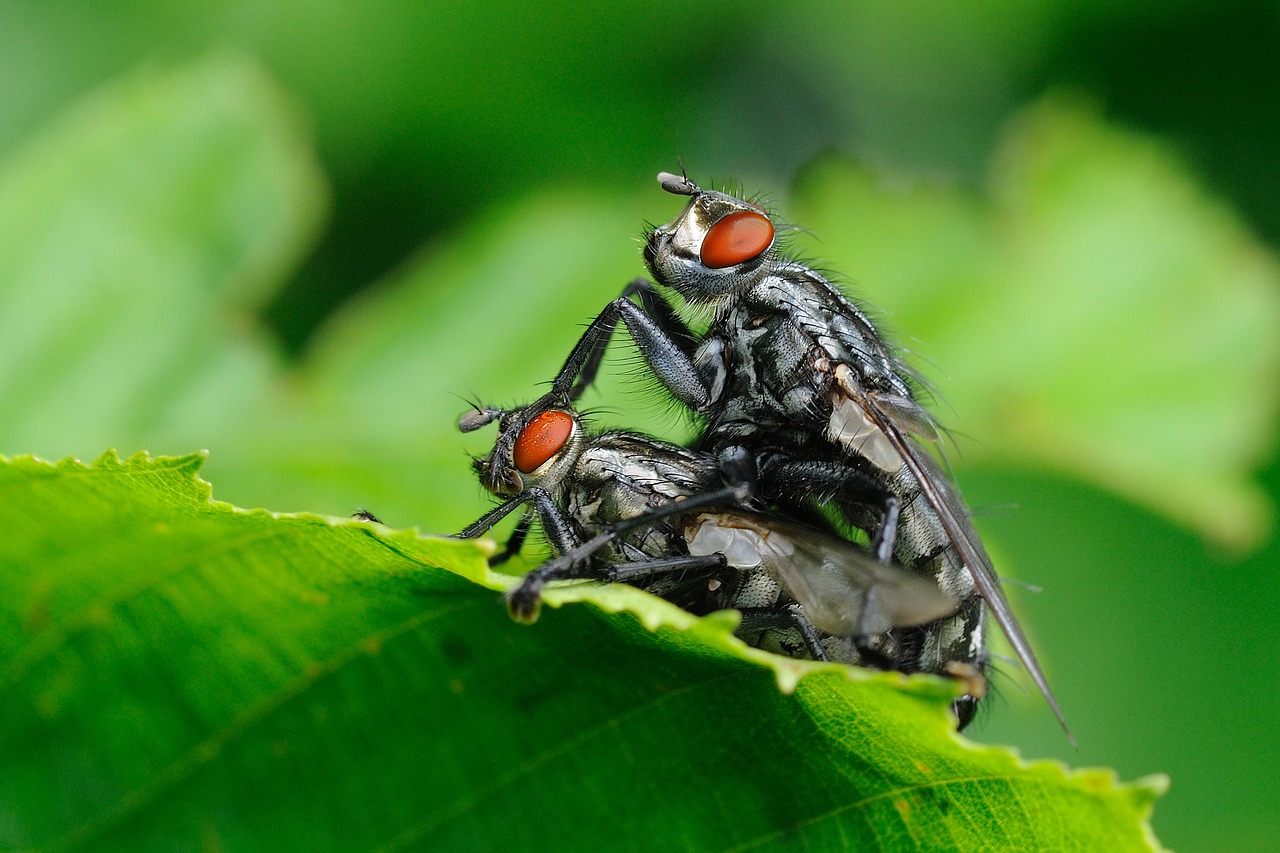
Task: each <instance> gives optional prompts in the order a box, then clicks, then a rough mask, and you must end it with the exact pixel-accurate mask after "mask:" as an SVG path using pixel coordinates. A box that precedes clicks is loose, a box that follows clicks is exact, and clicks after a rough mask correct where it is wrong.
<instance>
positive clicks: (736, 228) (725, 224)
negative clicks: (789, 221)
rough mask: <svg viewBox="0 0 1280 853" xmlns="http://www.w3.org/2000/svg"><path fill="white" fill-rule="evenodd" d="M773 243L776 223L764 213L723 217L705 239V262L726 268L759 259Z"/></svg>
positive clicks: (703, 253)
mask: <svg viewBox="0 0 1280 853" xmlns="http://www.w3.org/2000/svg"><path fill="white" fill-rule="evenodd" d="M771 243H773V223H772V222H770V221H769V217H767V216H765V215H764V214H763V213H756V212H755V211H754V210H742V211H739V212H737V213H730V214H729V215H728V216H725V217H723V218H722V219H721V220H720V221H719V222H717V223H716V224H715V225H712V226H711V229H710V230H709V231H707V236H706V237H704V238H703V240H702V263H703V265H704V266H708V267H710V268H711V269H717V270H718V269H723V268H724V267H731V266H734V265H735V264H740V263H742V262H744V261H749V260H751V259H752V258H754V257H757V256H758V255H759V254H760V253H761V252H763V251H764V250H765V249H767V248H769V245H770V244H771Z"/></svg>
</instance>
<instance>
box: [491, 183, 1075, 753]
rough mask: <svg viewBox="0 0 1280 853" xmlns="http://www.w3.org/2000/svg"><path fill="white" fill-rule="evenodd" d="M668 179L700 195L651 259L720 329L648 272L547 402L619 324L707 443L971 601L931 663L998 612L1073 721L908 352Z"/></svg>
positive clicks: (803, 507) (597, 328)
mask: <svg viewBox="0 0 1280 853" xmlns="http://www.w3.org/2000/svg"><path fill="white" fill-rule="evenodd" d="M659 182H660V184H661V185H662V187H663V189H665V190H666V191H668V192H671V193H675V194H677V195H682V196H687V197H689V202H688V204H687V205H686V206H685V208H684V210H683V211H682V212H681V213H680V214H679V215H678V216H677V217H676V218H675V219H674V220H673V221H672V222H670V223H668V224H666V225H663V226H659V227H657V228H654V229H652V230H650V231H649V232H648V233H647V234H646V238H645V247H644V258H645V263H646V265H647V266H648V268H649V271H650V273H651V274H652V275H653V277H654V279H655V280H656V281H657V283H658V284H659V285H661V286H663V287H666V288H669V289H670V290H672V291H674V292H675V293H677V294H679V295H680V296H681V297H682V298H683V299H684V300H685V302H686V303H688V304H689V305H691V306H694V307H695V308H700V307H702V308H711V309H713V311H714V319H713V320H712V322H711V325H710V327H709V328H708V329H707V331H706V333H705V334H703V335H701V336H699V335H696V334H695V333H694V332H693V331H692V330H691V329H690V327H689V326H688V325H687V324H686V323H685V322H684V320H683V319H682V318H681V317H680V315H679V314H678V313H677V312H676V310H675V309H674V308H672V307H671V305H670V304H669V303H668V302H666V300H665V299H663V298H662V297H661V295H660V294H659V292H658V291H657V290H656V289H655V288H654V287H653V285H651V284H649V283H648V282H647V281H645V280H644V279H638V280H636V281H634V282H632V283H631V284H630V285H628V287H627V288H626V289H625V290H624V292H623V295H622V296H621V297H619V298H618V299H615V300H613V301H612V302H611V303H609V305H608V306H606V308H605V310H604V311H602V312H601V313H600V315H598V316H597V318H596V319H595V320H594V321H593V322H592V323H591V324H590V325H589V326H588V328H587V330H586V332H585V333H584V334H583V336H582V338H581V339H580V340H579V342H578V344H577V345H576V346H575V348H574V349H573V351H572V352H571V353H570V356H569V358H568V359H567V360H566V362H565V365H564V368H563V369H562V370H561V373H560V374H559V376H558V377H557V379H556V380H555V381H554V382H553V384H552V390H551V392H550V393H549V394H548V395H547V397H544V398H543V399H544V401H548V400H552V399H568V400H576V399H577V396H578V395H579V394H581V392H582V391H583V390H584V389H585V388H586V387H587V386H588V385H589V384H590V383H591V382H592V381H593V379H594V377H595V374H596V372H597V370H598V368H599V365H600V361H601V359H602V357H603V353H604V349H605V347H606V345H607V344H608V341H609V338H610V336H611V335H612V332H613V330H614V328H615V326H616V325H617V323H618V321H619V320H621V321H622V323H623V324H624V325H625V326H626V327H627V330H628V331H629V333H630V335H631V338H632V340H633V341H634V343H635V344H636V347H637V349H638V350H639V351H640V353H641V355H642V356H643V357H644V359H645V361H646V363H647V365H648V367H649V368H650V370H651V371H652V372H653V374H654V375H655V376H656V377H657V378H658V380H659V381H660V382H661V383H662V384H663V385H664V386H665V387H666V389H667V390H668V391H669V392H670V393H671V394H672V395H673V396H674V397H675V398H676V399H678V400H679V401H680V402H682V403H683V404H685V405H686V406H688V407H689V408H690V409H691V410H693V411H694V412H695V413H697V414H698V415H700V416H701V417H702V418H703V419H704V420H705V424H706V426H705V430H704V432H703V434H702V436H701V437H700V439H699V441H698V442H697V447H699V448H700V449H702V450H705V451H707V452H709V453H712V454H713V455H720V454H723V453H725V452H729V451H731V450H734V449H738V450H741V451H742V452H745V453H747V454H749V455H750V456H751V457H752V458H753V459H754V460H755V461H756V465H757V466H758V468H759V472H760V485H761V490H762V492H763V493H764V495H765V496H766V497H767V498H768V499H769V500H770V501H772V502H774V503H776V504H779V505H780V506H782V507H783V508H785V509H786V510H787V511H789V512H790V513H793V514H803V513H805V512H812V508H813V506H814V504H819V505H824V506H827V507H830V508H831V509H832V510H833V511H834V512H836V513H837V514H838V515H839V516H840V517H841V518H842V519H843V520H844V521H845V522H847V523H849V524H850V525H852V526H853V527H856V528H859V529H861V530H863V531H866V532H867V534H868V535H869V537H870V539H871V547H872V550H873V552H874V553H875V554H876V555H877V557H878V558H879V559H880V560H881V561H882V562H884V563H889V562H890V561H891V560H892V561H895V562H896V563H898V564H901V565H904V566H907V567H909V568H910V569H912V570H914V571H916V572H918V573H920V574H921V575H923V576H926V577H929V578H931V579H932V581H933V582H934V583H936V584H937V586H938V587H939V588H940V589H941V590H942V591H943V592H944V593H945V594H947V595H948V596H951V597H952V598H955V599H957V600H960V601H962V602H963V603H962V605H961V607H960V609H959V611H958V612H957V613H956V614H955V615H954V616H953V617H951V624H950V625H949V626H946V627H945V628H944V629H940V630H937V631H921V634H920V636H919V637H918V638H917V640H918V642H919V643H920V644H921V650H920V654H921V655H922V658H923V659H924V661H925V666H924V668H925V669H927V670H928V671H934V672H944V671H946V670H947V669H948V667H949V666H950V665H951V664H952V663H953V662H955V661H964V660H967V659H974V653H973V652H974V649H975V648H980V647H982V645H983V643H984V638H983V632H984V618H985V609H989V610H990V612H991V614H992V615H993V616H994V617H995V620H996V622H997V624H999V625H1000V627H1001V629H1002V630H1003V631H1004V633H1005V635H1006V636H1007V637H1008V638H1009V641H1010V643H1011V645H1012V646H1013V648H1014V650H1015V652H1016V654H1017V656H1018V658H1019V660H1020V661H1021V662H1022V664H1023V666H1025V667H1026V669H1027V671H1028V672H1029V673H1030V675H1031V677H1032V679H1033V680H1034V681H1035V683H1036V685H1037V686H1038V687H1039V689H1040V691H1041V692H1042V693H1043V694H1044V696H1045V699H1046V700H1047V701H1048V703H1049V705H1050V707H1051V708H1052V709H1053V712H1054V714H1055V715H1056V716H1057V718H1058V720H1059V722H1060V723H1061V724H1062V727H1063V729H1064V730H1067V726H1066V722H1065V720H1064V718H1063V716H1062V712H1061V710H1060V709H1059V706H1058V703H1057V700H1056V699H1055V698H1054V695H1053V692H1052V690H1051V689H1050V687H1049V684H1048V681H1047V680H1046V678H1045V676H1044V673H1043V672H1042V671H1041V669H1040V665H1039V663H1038V661H1037V660H1036V657H1035V653H1034V652H1033V650H1032V648H1031V645H1030V643H1029V642H1028V641H1027V639H1026V636H1025V635H1024V633H1023V632H1022V629H1021V627H1020V626H1019V624H1018V622H1017V620H1016V618H1015V617H1014V615H1013V612H1012V610H1011V608H1010V606H1009V603H1008V600H1007V598H1006V597H1005V595H1004V592H1003V590H1002V589H1001V587H1000V582H999V579H998V577H997V575H996V573H995V569H994V567H993V566H992V564H991V560H990V558H989V557H988V556H987V554H986V551H985V549H984V548H983V547H982V543H981V541H980V540H979V538H978V535H977V532H976V531H975V530H974V528H973V525H972V524H971V522H970V521H969V515H968V512H967V510H966V508H965V506H964V504H963V503H962V501H961V499H960V497H959V495H958V493H957V492H956V490H955V487H954V486H953V485H952V483H951V482H950V480H949V479H948V478H947V476H946V475H945V474H944V473H943V472H942V470H941V468H940V467H939V466H938V464H937V463H936V462H935V461H934V460H933V458H932V457H931V456H930V455H929V454H928V453H926V452H925V451H924V450H923V449H922V448H921V447H920V446H919V444H918V443H917V442H918V441H919V440H926V441H932V440H935V439H936V438H937V435H938V433H937V430H936V428H935V427H934V425H933V421H932V419H931V418H930V416H929V414H928V413H927V412H926V411H925V410H924V408H923V407H921V406H920V404H919V403H918V402H917V401H916V399H915V392H914V386H913V382H912V379H911V373H910V370H909V369H908V368H907V366H906V365H905V363H904V362H903V361H902V359H901V358H900V356H899V355H898V353H897V352H896V351H895V350H894V349H893V348H892V347H890V346H889V345H888V344H887V343H886V342H885V341H884V339H883V338H882V337H881V335H880V334H879V332H878V331H877V330H876V328H875V326H874V325H873V324H872V322H871V321H870V319H869V318H868V317H867V315H866V314H865V312H864V311H863V310H862V309H861V308H859V307H858V306H857V305H856V304H855V303H853V302H852V301H851V300H849V299H848V298H847V297H845V296H844V295H843V294H842V293H841V292H840V291H839V290H838V289H837V288H836V287H835V286H834V285H832V284H831V283H830V282H829V281H827V280H826V279H825V278H824V277H822V276H821V275H819V274H818V273H817V272H815V271H814V270H812V269H810V268H809V267H807V266H805V265H804V264H801V263H799V262H798V261H795V260H791V259H789V258H787V257H786V256H785V255H784V254H783V253H782V252H780V251H779V249H778V248H777V244H776V239H775V238H776V230H775V227H774V224H773V221H772V219H771V218H770V217H769V215H768V214H767V213H766V211H765V210H764V209H763V208H762V207H760V206H759V205H757V204H755V203H753V202H751V201H748V200H744V199H739V198H736V197H734V196H731V195H727V194H725V193H719V192H713V191H709V190H703V189H701V188H700V187H698V186H697V185H695V184H694V183H693V182H691V181H689V180H688V179H687V178H686V177H684V176H682V175H672V174H668V173H663V174H661V175H659ZM633 296H634V297H638V299H639V304H637V303H636V302H633V301H632V297H633ZM504 440H505V439H504V438H503V437H500V439H499V442H500V443H501V442H503V441H504ZM984 603H985V608H984V606H983V605H984ZM979 659H980V658H979ZM1067 733H1068V736H1070V732H1069V730H1067Z"/></svg>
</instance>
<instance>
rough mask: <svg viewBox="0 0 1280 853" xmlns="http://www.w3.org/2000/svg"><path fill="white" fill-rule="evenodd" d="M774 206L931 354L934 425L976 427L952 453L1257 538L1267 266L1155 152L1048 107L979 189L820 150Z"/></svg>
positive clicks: (1270, 398)
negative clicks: (1066, 480) (784, 205)
mask: <svg viewBox="0 0 1280 853" xmlns="http://www.w3.org/2000/svg"><path fill="white" fill-rule="evenodd" d="M790 213H791V215H792V216H794V217H795V218H796V221H798V222H803V223H804V224H805V225H806V227H807V228H809V229H811V230H812V231H813V233H815V234H817V235H818V236H819V238H820V240H821V243H820V244H819V246H818V248H817V251H818V252H820V253H821V254H822V255H823V257H824V261H825V262H827V263H828V264H830V266H832V267H834V268H835V269H839V270H843V271H844V272H846V273H848V274H850V275H853V276H856V278H857V280H859V281H862V282H866V283H867V287H868V288H870V287H871V286H872V283H874V289H875V291H874V294H872V295H870V296H869V297H868V298H869V300H870V301H871V302H872V303H873V304H876V305H879V306H882V307H883V308H884V309H886V310H887V312H888V314H889V317H890V321H891V322H890V325H892V326H895V327H898V328H900V329H903V330H910V333H911V336H912V338H911V339H908V340H906V341H905V343H906V345H907V347H908V349H913V350H915V355H917V356H919V357H920V361H922V362H924V364H922V373H923V374H924V375H925V376H926V377H928V378H930V379H937V378H938V376H939V372H938V371H937V370H935V369H933V368H931V367H930V366H929V365H930V364H938V365H942V366H945V368H946V370H947V373H946V374H945V376H944V378H945V379H946V380H947V381H938V386H939V389H940V396H941V397H942V398H943V399H944V400H945V401H947V402H948V403H949V404H950V405H951V407H952V408H953V410H954V412H955V413H956V414H955V416H954V417H947V416H946V415H945V414H944V417H943V419H944V422H946V423H948V425H950V426H953V427H954V428H955V429H956V430H957V431H958V433H959V434H960V435H961V436H970V435H971V436H978V437H980V440H978V441H969V440H964V439H962V440H961V441H960V452H959V453H957V454H953V456H955V459H956V461H957V463H959V464H965V463H969V462H975V461H991V460H998V461H1000V462H1002V463H1006V464H1007V463H1010V462H1014V463H1022V464H1029V465H1032V466H1035V467H1041V468H1053V469H1056V470H1059V471H1064V472H1066V473H1069V474H1071V475H1073V476H1075V477H1079V478H1081V479H1083V480H1086V481H1089V482H1093V483H1096V484H1098V485H1101V486H1102V487H1104V488H1106V489H1109V490H1111V491H1115V492H1117V493H1120V494H1123V495H1126V496H1128V497H1130V498H1131V499H1133V500H1136V501H1139V502H1141V503H1144V504H1146V505H1147V506H1150V507H1152V508H1154V509H1156V510H1158V511H1160V512H1162V513H1164V514H1166V515H1168V516H1169V517H1171V518H1173V519H1175V520H1177V521H1179V522H1181V523H1183V524H1186V525H1189V526H1191V527H1192V528H1194V529H1198V530H1199V531H1201V532H1202V533H1204V534H1206V535H1208V536H1211V537H1213V538H1215V539H1217V540H1219V541H1220V542H1223V543H1227V544H1230V545H1233V546H1236V547H1244V546H1256V545H1257V544H1258V543H1259V542H1260V541H1261V540H1262V538H1263V537H1264V536H1265V534H1266V532H1267V531H1268V530H1269V529H1270V523H1271V519H1272V508H1271V506H1270V504H1269V501H1268V499H1267V498H1266V496H1265V495H1264V494H1263V492H1262V490H1261V489H1260V488H1259V487H1258V485H1257V484H1256V482H1255V481H1254V479H1253V476H1254V474H1255V472H1256V470H1257V468H1258V467H1259V466H1260V464H1261V463H1262V462H1263V460H1264V459H1265V458H1267V454H1268V453H1269V451H1270V448H1271V447H1272V445H1273V443H1274V440H1275V425H1276V420H1277V413H1278V411H1280V385H1277V383H1276V382H1275V376H1276V375H1277V374H1278V373H1280V265H1277V262H1276V259H1275V257H1274V256H1273V255H1272V254H1271V253H1270V252H1269V251H1268V250H1267V249H1266V248H1265V247H1263V246H1262V245H1261V244H1260V243H1259V242H1258V241H1257V240H1256V238H1255V237H1254V236H1253V235H1252V234H1251V233H1250V232H1249V230H1248V229H1247V228H1246V227H1245V226H1244V224H1243V223H1241V222H1240V220H1239V219H1238V217H1237V216H1236V215H1235V214H1233V213H1232V212H1231V211H1230V210H1228V209H1227V208H1226V207H1224V206H1223V205H1222V204H1221V203H1220V202H1218V201H1217V200H1215V199H1213V198H1211V197H1210V196H1208V195H1207V194H1206V193H1205V192H1204V191H1203V190H1201V189H1200V188H1199V187H1197V186H1196V185H1195V183H1194V182H1193V181H1192V180H1191V179H1190V178H1189V177H1188V175H1187V174H1186V170H1185V167H1184V166H1182V164H1180V163H1179V162H1178V160H1177V158H1175V157H1173V156H1172V155H1171V154H1170V153H1169V152H1167V151H1166V150H1164V149H1163V148H1161V147H1160V146H1159V145H1158V144H1156V143H1153V142H1152V141H1150V140H1148V139H1144V138H1141V137H1138V136H1136V135H1134V134H1131V133H1126V132H1124V131H1121V130H1118V129H1116V128H1114V127H1109V126H1107V125H1105V124H1103V123H1102V122H1101V121H1100V120H1099V118H1098V117H1097V116H1096V115H1095V114H1094V113H1093V112H1092V111H1090V110H1088V109H1085V108H1083V107H1080V106H1078V105H1072V104H1068V103H1065V102H1062V101H1053V100H1051V101H1047V102H1045V103H1044V104H1042V105H1040V106H1039V107H1038V108H1036V109H1034V110H1031V111H1030V112H1028V113H1027V114H1025V115H1023V116H1022V117H1021V119H1020V120H1019V121H1017V122H1015V123H1014V124H1013V125H1012V127H1011V130H1010V132H1009V134H1008V137H1007V139H1006V141H1005V144H1004V146H1003V150H1002V153H1001V154H1000V156H999V157H998V159H997V160H996V164H995V171H994V176H993V181H992V192H991V196H990V197H989V198H975V197H973V196H971V195H968V194H965V193H963V192H960V191H958V190H947V189H940V188H936V187H925V186H902V185H896V186H895V185H891V184H890V183H888V182H886V181H884V180H883V179H878V178H877V177H875V176H873V175H872V174H870V173H868V172H867V171H865V170H863V169H861V168H859V167H856V166H854V165H852V164H849V163H845V162H839V161H827V162H825V163H823V164H820V165H819V166H817V167H815V168H812V169H811V170H809V172H808V173H807V174H806V175H805V178H804V180H803V182H802V187H801V190H800V192H799V200H798V204H797V205H796V206H795V209H794V210H791V211H790ZM922 247H924V248H923V250H922Z"/></svg>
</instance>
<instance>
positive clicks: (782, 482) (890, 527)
mask: <svg viewBox="0 0 1280 853" xmlns="http://www.w3.org/2000/svg"><path fill="white" fill-rule="evenodd" d="M760 477H761V482H762V483H763V484H764V485H763V487H762V490H763V492H764V493H765V494H766V495H767V496H769V497H774V498H777V499H778V500H779V501H780V502H782V503H796V504H799V503H802V502H803V501H804V500H805V499H806V498H810V497H812V498H815V499H817V500H819V501H829V500H830V501H834V502H835V504H836V505H837V506H838V507H840V509H841V511H842V513H843V514H847V510H848V508H849V507H853V506H864V507H868V508H871V509H878V510H879V511H880V519H879V523H878V524H873V525H870V527H871V528H874V529H869V528H864V529H867V534H868V535H869V536H870V537H871V553H873V554H875V555H876V559H877V560H879V561H880V562H882V563H885V564H886V565H887V564H888V563H890V562H891V561H892V560H893V546H894V543H896V542H897V539H898V519H899V516H900V515H901V512H902V504H901V502H900V501H899V500H898V498H897V497H896V496H895V495H894V494H893V493H891V492H889V491H888V490H887V489H885V488H884V486H883V485H881V484H880V482H879V481H878V480H877V479H876V478H875V477H873V476H871V475H870V474H867V473H866V472H865V471H862V470H861V469H859V468H855V467H853V466H851V465H847V464H845V463H843V462H821V461H818V462H813V461H796V460H793V459H787V458H784V457H777V456H774V457H770V458H768V459H767V460H766V461H765V462H764V464H762V465H761V474H760ZM859 526H862V525H861V524H859Z"/></svg>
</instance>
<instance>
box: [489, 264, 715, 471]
mask: <svg viewBox="0 0 1280 853" xmlns="http://www.w3.org/2000/svg"><path fill="white" fill-rule="evenodd" d="M623 294H624V295H623V296H620V297H618V298H617V299H614V300H613V301H612V302H610V303H609V304H608V305H606V306H605V307H604V310H602V311H601V312H600V313H599V314H598V315H596V318H595V319H594V320H592V321H591V323H590V324H589V325H588V326H587V328H586V330H585V331H584V332H583V333H582V337H580V338H579V339H578V342H577V343H576V344H575V345H574V347H573V349H572V350H571V351H570V353H569V357H568V358H567V359H565V362H564V366H563V367H561V368H560V372H559V373H558V374H557V375H556V377H555V379H553V380H552V381H551V390H550V391H548V392H547V393H546V394H544V395H543V396H542V397H540V398H539V399H538V400H536V401H535V402H534V403H532V404H530V405H529V406H526V407H525V408H524V409H523V410H521V412H520V416H519V420H518V421H517V422H516V423H513V424H511V425H510V426H509V427H505V428H504V429H503V431H502V434H501V435H499V436H498V441H497V443H496V444H495V445H494V453H495V454H496V455H497V458H501V459H509V458H511V453H512V448H513V446H514V444H515V441H516V439H517V438H518V437H519V436H520V435H521V434H522V433H523V431H524V429H525V427H527V426H528V425H529V424H530V423H532V422H533V419H534V418H536V417H537V416H538V415H540V414H542V413H543V412H546V411H548V410H550V409H555V408H559V407H562V406H567V405H571V404H572V403H573V402H574V401H575V400H576V399H577V398H578V397H579V396H580V395H581V394H582V393H583V392H584V391H585V390H586V389H587V387H588V386H589V385H590V384H591V383H592V382H593V381H594V380H595V377H596V374H597V373H598V372H599V369H600V363H601V360H602V359H603V358H604V352H605V349H606V348H607V347H608V344H609V341H610V339H611V338H612V337H613V332H614V330H615V329H616V328H617V325H618V322H619V321H621V322H622V324H623V325H624V326H626V327H627V331H628V332H629V333H630V334H631V339H632V341H634V342H635V345H636V348H637V349H638V350H639V351H640V355H641V357H643V358H644V360H645V362H646V363H647V364H648V366H649V369H650V370H651V371H652V373H653V375H654V376H656V377H657V379H658V381H659V382H661V383H662V384H663V386H664V387H666V389H667V390H668V391H670V392H671V394H672V395H673V396H674V397H675V398H676V399H677V400H679V401H680V402H681V403H683V404H684V405H686V406H688V407H689V408H690V409H693V410H694V411H699V412H701V411H705V410H706V409H707V408H708V407H709V406H710V405H711V404H712V403H714V402H715V393H716V392H715V391H714V389H715V388H716V387H717V384H718V383H716V381H715V379H714V377H711V376H707V375H704V373H703V371H701V370H700V369H699V368H698V366H697V364H696V363H695V362H694V359H693V352H694V349H695V347H696V345H697V338H696V337H695V336H694V334H693V332H692V331H691V330H690V329H689V327H688V326H687V325H685V323H684V321H683V320H681V319H680V317H679V315H677V314H676V312H675V310H674V309H673V308H672V307H671V306H670V305H669V304H668V303H667V302H666V300H664V299H663V298H662V297H661V295H660V294H658V292H657V291H656V290H655V289H654V287H653V285H652V284H650V283H649V282H648V281H646V280H645V279H636V280H635V281H633V282H631V283H630V284H629V285H627V287H626V289H625V290H624V291H623ZM631 296H638V297H639V299H640V303H641V304H640V305H637V304H636V303H635V302H632V301H631V298H630V297H631ZM489 415H490V413H489V412H481V413H478V415H477V416H475V417H473V418H471V420H469V421H468V422H467V423H466V425H464V426H463V432H469V431H470V430H471V429H475V428H478V427H479V426H481V425H483V424H484V423H488V422H489V420H491V419H492V417H489ZM486 417H487V418H488V419H486Z"/></svg>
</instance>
